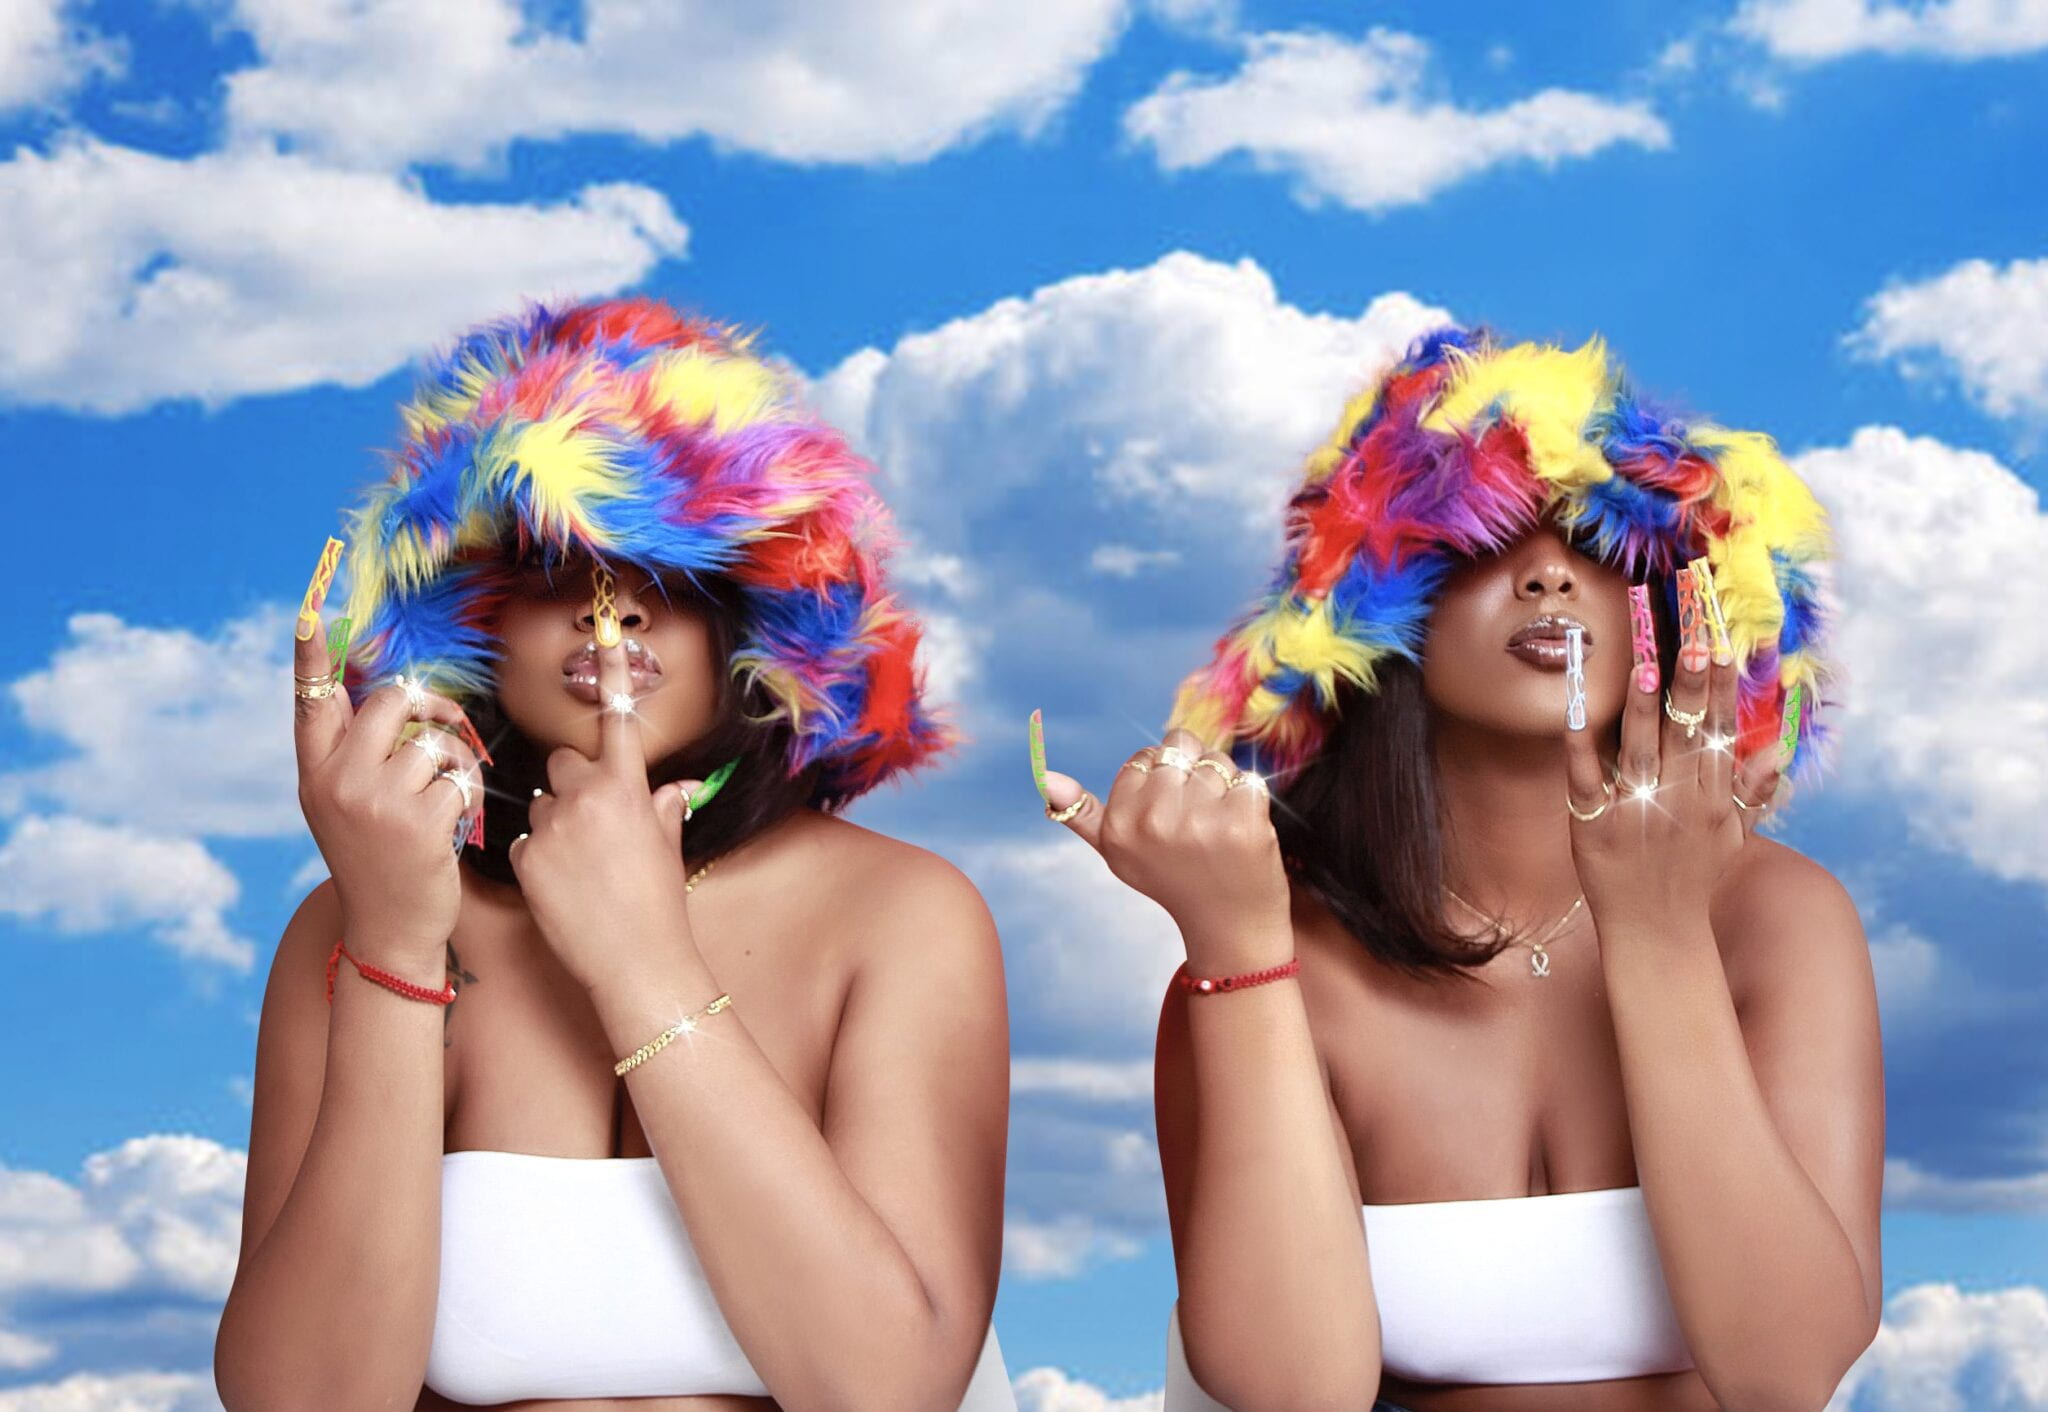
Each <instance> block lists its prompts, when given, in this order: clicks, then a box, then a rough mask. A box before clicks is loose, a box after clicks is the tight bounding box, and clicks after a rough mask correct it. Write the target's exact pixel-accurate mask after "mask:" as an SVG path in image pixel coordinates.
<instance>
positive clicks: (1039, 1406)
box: [1011, 1325, 1166, 1412]
mask: <svg viewBox="0 0 2048 1412" xmlns="http://www.w3.org/2000/svg"><path fill="white" fill-rule="evenodd" d="M1163 1327H1164V1326H1163V1325H1162V1329H1163ZM1159 1337H1160V1347H1161V1348H1162V1349H1164V1347H1165V1339H1166V1335H1165V1333H1164V1332H1162V1333H1161V1334H1160V1336H1159ZM1011 1386H1012V1388H1013V1389H1014V1390H1015V1391H1016V1394H1017V1408H1018V1412H1161V1409H1162V1408H1164V1407H1165V1405H1166V1394H1165V1392H1164V1391H1160V1392H1141V1393H1139V1394H1137V1395H1136V1396H1135V1397H1111V1396H1110V1395H1109V1394H1108V1393H1106V1392H1104V1391H1103V1390H1102V1389H1101V1388H1099V1387H1096V1386H1095V1385H1094V1384H1093V1383H1087V1382H1083V1381H1081V1380H1080V1379H1078V1378H1071V1377H1069V1376H1067V1375H1066V1374H1065V1373H1063V1372H1061V1371H1060V1370H1059V1369H1058V1368H1032V1369H1030V1370H1029V1371H1027V1372H1025V1373H1022V1374H1020V1375H1019V1376H1018V1377H1017V1378H1016V1379H1015V1380H1014V1381H1013V1382H1012V1384H1011Z"/></svg>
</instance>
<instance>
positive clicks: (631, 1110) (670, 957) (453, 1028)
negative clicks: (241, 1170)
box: [215, 573, 1008, 1412]
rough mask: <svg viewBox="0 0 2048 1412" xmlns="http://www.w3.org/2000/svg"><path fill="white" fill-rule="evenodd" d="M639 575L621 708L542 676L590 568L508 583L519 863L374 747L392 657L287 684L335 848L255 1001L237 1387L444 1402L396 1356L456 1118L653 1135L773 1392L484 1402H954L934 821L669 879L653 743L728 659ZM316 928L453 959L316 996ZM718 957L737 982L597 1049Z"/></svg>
mask: <svg viewBox="0 0 2048 1412" xmlns="http://www.w3.org/2000/svg"><path fill="white" fill-rule="evenodd" d="M557 581H558V582H559V583H563V584H565V585H568V584H574V583H575V582H577V579H576V577H575V576H574V575H573V574H562V573H558V574H557ZM581 582H582V583H585V584H587V583H588V582H589V579H588V577H587V574H586V575H584V576H583V577H582V579H581ZM649 588H650V585H649V584H648V582H647V581H646V580H645V578H644V577H643V576H640V575H637V574H631V573H628V574H622V575H621V576H620V577H619V580H618V583H617V600H616V606H617V612H618V616H619V619H620V622H621V625H622V627H623V630H624V632H625V634H626V635H627V636H628V637H642V638H644V640H645V641H646V643H647V644H648V645H649V646H651V647H652V648H653V649H654V651H655V653H656V655H657V656H658V657H659V658H660V660H661V663H662V666H663V679H662V681H661V682H660V683H659V684H658V685H657V686H656V687H655V688H654V689H653V690H651V691H649V692H648V693H647V695H645V696H643V697H641V698H639V700H638V702H637V703H636V710H635V712H634V713H633V714H632V715H630V716H622V715H619V714H617V713H602V712H600V711H598V710H597V709H596V708H593V707H591V706H590V705H589V704H587V703H585V702H582V701H579V700H577V699H576V698H574V697H572V696H570V695H569V694H568V693H567V692H566V691H564V690H563V689H562V687H561V685H560V676H561V663H562V660H563V658H564V657H565V656H567V654H568V653H569V652H570V651H571V650H572V649H573V648H574V647H576V646H577V645H578V643H579V641H581V640H582V639H583V638H585V637H587V636H588V635H589V634H590V633H591V630H592V622H591V617H590V598H589V596H588V594H587V593H579V592H577V591H575V590H574V589H573V588H567V587H565V588H564V589H562V590H560V591H553V590H546V589H544V588H531V589H522V590H521V592H520V593H519V594H518V595H517V596H516V597H515V600H514V601H513V602H511V603H509V604H508V605H507V608H506V611H505V613H504V616H503V618H502V620H501V623H500V629H501V631H500V636H501V638H502V641H503V643H504V647H505V651H506V660H505V662H504V663H503V664H502V666H501V684H502V690H501V701H502V703H503V705H504V708H505V710H506V712H507V714H508V715H510V716H511V718H512V719H513V720H514V722H515V723H516V724H517V725H518V726H519V727H520V728H521V729H522V730H524V731H526V732H527V733H528V734H529V735H531V736H533V737H534V738H535V739H536V740H540V741H543V742H547V743H550V744H552V745H553V746H554V748H553V750H552V751H551V753H550V754H549V756H548V760H547V770H548V787H549V797H548V798H545V799H540V800H536V801H534V804H535V806H536V807H535V808H534V809H533V811H532V815H533V818H532V826H531V827H532V831H531V834H530V836H529V837H528V838H527V839H526V840H524V841H523V842H520V843H517V844H515V845H514V847H513V850H512V860H513V866H514V869H515V872H516V873H517V875H518V877H519V879H520V884H521V886H520V887H519V888H511V887H507V886H504V885H501V884H498V883H495V882H492V881H490V880H487V879H485V878H483V877H481V876H480V875H478V874H476V873H474V872H472V871H470V870H469V869H468V868H466V867H462V866H460V865H458V864H457V863H456V862H455V861H454V860H453V858H452V856H451V854H450V850H449V849H448V847H447V846H446V843H445V840H446V839H447V837H448V833H449V830H450V829H452V827H453V825H454V822H455V819H456V816H457V814H458V813H459V809H460V804H459V796H458V795H457V792H456V790H455V789H454V788H453V787H452V786H449V785H446V784H444V783H442V782H439V781H436V780H434V778H433V776H432V775H431V773H430V771H431V766H430V765H428V764H426V763H424V753H423V752H421V751H417V750H409V749H403V748H398V747H397V746H396V741H397V732H398V728H399V726H400V725H402V724H403V720H404V717H405V704H404V698H403V694H402V692H400V691H399V690H398V689H396V688H391V689H388V690H384V691H380V692H378V693H375V694H374V695H373V696H372V697H371V698H369V699H368V700H366V702H365V703H364V705H363V707H362V709H361V710H360V712H357V713H351V712H349V708H348V703H347V699H346V696H345V694H343V693H336V694H335V695H334V696H333V697H330V698H328V699H327V700H326V701H320V702H312V701H303V700H301V701H298V703H297V707H298V713H299V714H298V725H297V732H298V742H299V758H300V770H301V798H302V800H303V801H305V804H306V809H307V815H308V822H309V824H310V825H311V826H312V827H313V830H314V836H315V839H316V841H318V842H319V843H320V845H321V848H322V852H323V855H324V856H326V857H327V859H328V861H329V863H330V866H331V867H332V869H333V877H332V879H331V880H330V882H327V883H323V884H321V885H320V887H318V888H316V889H314V891H313V893H312V894H311V895H309V896H308V897H307V898H306V900H305V902H304V903H303V904H302V905H301V906H300V908H299V910H298V913H297V914H296V915H295V916H294V917H293V919H292V922H291V924H290V926H288V927H287V929H286V932H285V935H284V937H283V939H282V940H281V941H280V943H279V946H278V952H277V957H276V960H275V962H274V964H273V968H272V972H271V977H270V982H269V987H268V990H267V992H266V995H265V1000H264V1009H263V1017H262V1022H261V1029H260V1033H259V1038H258V1045H257V1064H256V1080H255V1100H254V1113H253V1115H252V1121H251V1132H250V1145H249V1177H248V1188H247V1196H246V1200H245V1204H244V1219H243V1232H242V1252H241V1262H240V1265H239V1267H238V1270H237V1273H236V1279H235V1284H234V1287H233V1289H232V1290H231V1292H230V1294H229V1297H228V1303H227V1307H226V1309H225V1310H224V1312H223V1316H222V1321H221V1330H220V1334H219V1337H218V1341H217V1344H216V1351H215V1374H216V1381H217V1383H218V1385H219V1387H220V1390H221V1394H222V1398H223V1401H224V1403H225V1404H226V1405H227V1406H228V1407H229V1408H231V1409H235V1408H242V1407H263V1408H278V1407H294V1406H319V1407H337V1406H351V1407H354V1406H361V1407H372V1406H375V1407H416V1408H440V1407H454V1406H456V1405H458V1404H453V1403H449V1402H446V1401H445V1400H443V1399H441V1398H439V1397H437V1396H436V1395H435V1394H433V1393H431V1392H429V1391H427V1390H426V1389H425V1388H424V1387H423V1383H422V1380H423V1374H424V1369H425V1366H426V1360H427V1354H428V1350H429V1347H430V1344H431V1337H432V1329H433V1320H434V1309H435V1294H436V1290H437V1288H438V1284H439V1264H438V1253H439V1220H440V1211H439V1204H440V1158H441V1154H442V1153H443V1152H453V1151H466V1150H472V1149H482V1150H492V1151H506V1152H526V1153H536V1154H542V1155H549V1156H562V1157H580V1158H604V1157H608V1156H621V1157H645V1156H652V1157H654V1158H656V1159H657V1161H658V1163H659V1166H660V1169H661V1172H662V1175H663V1176H664V1178H665V1179H666V1180H667V1183H668V1185H669V1189H670V1191H671V1193H672V1194H673V1196H674V1198H675V1201H676V1205H677V1208H678V1210H679V1212H680V1213H681V1215H682V1218H683V1220H684V1222H685V1224H686V1226H687V1227H688V1229H689V1230H690V1232H691V1238H692V1244H693V1246H694V1247H695V1249H696V1252H697V1254H698V1257H699V1259H700V1260H701V1262H702V1264H703V1266H704V1269H705V1273H706V1276H707V1278H708V1279H709V1281H710V1283H711V1286H712V1289H713V1291H714V1293H715V1294H716V1296H717V1299H718V1302H719V1306H720V1308H721V1310H722V1311H723V1312H724V1314H725V1316H726V1320H727V1322H728V1324H729V1325H730V1326H731V1327H732V1330H733V1332H734V1335H735V1337H737V1338H738V1340H739V1342H740V1344H741V1346H742V1347H743V1348H744V1349H745V1350H746V1352H747V1355H748V1359H749V1361H750V1362H751V1363H752V1364H753V1365H754V1367H755V1369H756V1370H757V1371H758V1372H759V1373H760V1374H761V1377H762V1380H763V1381H764V1382H765V1383H767V1385H768V1386H769V1388H770V1389H771V1390H772V1392H773V1393H774V1395H775V1396H774V1398H772V1399H770V1398H751V1397H727V1396H701V1397H700V1396H691V1397H654V1398H633V1399H594V1400H585V1399H548V1400H542V1401H531V1402H528V1401H522V1402H516V1403H508V1404H503V1406H505V1407H518V1408H526V1407H547V1408H551V1409H552V1408H563V1409H586V1408H588V1409H597V1408H614V1407H617V1408H624V1407H626V1406H627V1405H628V1403H629V1402H630V1405H631V1406H632V1407H633V1408H634V1409H636V1412H637V1410H638V1409H648V1412H680V1409H689V1412H710V1409H717V1412H727V1410H728V1409H740V1408H747V1409H755V1408H767V1407H774V1406H778V1405H788V1406H806V1407H807V1406H834V1407H853V1408H859V1407H876V1408H933V1409H945V1412H951V1409H952V1408H953V1407H955V1406H957V1404H958V1401H959V1397H960V1394H961V1391H962V1390H963V1389H964V1387H965V1385H966V1382H967V1377H968V1374H969V1371H970V1370H971V1369H972V1367H973V1365H974V1362H975V1359H976V1357H977V1355H978V1354H979V1352H980V1349H981V1345H982V1341H983V1338H984V1336H985V1334H986V1332H987V1329H988V1322H989V1315H990V1310H991V1308H992V1306H993V1303H994V1298H995V1289H996V1274H997V1266H998V1260H999V1254H1000V1240H1001V1236H1000V1232H1001V1204H1002V1173H1003V1157H1004V1144H1005V1136H1006V1115H1007V1108H1008V1031H1007V1022H1006V1008H1005V1002H1004V997H1003V983H1002V971H1001V959H1000V953H999V949H998V944H997V938H996V933H995V929H994V925H993V922H992V921H991V919H990V917H989V914H988V911H987V909H986V907H985V906H984V904H983V903H982V900H981V898H980V896H979V894H978V893H977V892H976V891H975V889H974V888H973V886H972V884H971V883H969V882H968V881H967V879H966V878H965V876H964V875H962V874H961V873H959V872H958V870H957V869H955V868H953V867H952V866H951V865H950V864H948V863H946V862H945V861H944V860H942V859H940V858H938V857H937V856H936V855H933V854H931V853H928V852H926V851H924V850H922V849H918V848H915V847H912V846H910V845H907V844H904V843H901V842H899V841H897V840H893V839H889V838H886V837H884V836H883V835H880V834H877V833H874V832H871V831H869V830H867V829H863V828H860V827H858V826H856V825H854V824H851V823H848V822H846V821H844V820H842V819H839V818H836V817H832V816H828V815H826V814H823V813H821V812H819V811H816V810H812V809H800V810H798V811H796V812H795V813H793V814H792V815H790V816H788V817H787V818H785V819H784V820H782V821H780V822H779V823H777V824H776V825H774V826H772V827H771V828H769V829H768V830H766V831H764V832H762V833H761V834H758V835H756V836H755V837H753V838H751V839H750V840H749V841H748V842H747V843H746V844H744V845H743V846H742V847H741V848H739V849H738V850H736V851H734V852H733V853H731V854H729V855H728V856H726V857H725V858H723V859H721V860H720V861H719V863H718V865H717V867H716V869H715V871H714V872H713V873H711V874H710V875H708V876H707V877H706V878H705V879H704V881H702V882H701V883H699V884H698V886H697V887H696V889H695V891H693V892H691V893H690V894H689V895H688V897H687V901H685V898H684V890H683V884H684V873H683V870H682V867H681V862H680V858H679V846H680V837H681V830H683V829H684V828H686V827H687V825H685V824H684V823H683V822H682V820H681V817H680V797H681V794H682V792H683V791H684V790H685V789H687V788H690V787H694V785H695V783H696V781H694V780H684V781H679V782H673V783H671V784H667V785H664V786H662V787H660V788H659V789H656V788H652V787H650V783H649V780H650V776H655V777H658V776H659V774H660V772H659V770H658V769H656V768H654V767H653V766H652V765H651V764H650V762H658V761H660V760H661V759H663V758H664V757H665V756H666V755H668V754H669V753H671V752H672V751H674V750H675V749H677V748H680V747H681V746H684V745H686V744H688V743H689V742H690V741H691V740H692V739H693V738H694V736H695V734H696V733H698V732H700V731H702V730H703V729H704V728H705V727H706V726H707V725H708V724H709V723H710V720H711V711H712V706H713V702H714V700H715V698H714V697H713V695H712V684H713V681H714V677H713V673H714V672H715V671H716V670H717V669H718V666H719V664H718V663H716V662H715V661H714V660H713V657H712V653H711V648H710V644H711V642H712V640H713V639H712V638H711V636H710V633H709V629H708V626H707V625H706V624H705V623H704V622H703V621H701V620H699V619H697V618H696V617H694V616H693V614H692V612H691V611H690V610H689V609H688V608H687V606H686V605H685V604H684V599H683V595H682V594H680V593H677V594H675V595H672V596H673V600H674V606H672V605H671V604H669V603H664V601H663V599H662V598H661V596H660V595H659V594H656V593H652V592H649V591H648V589H649ZM299 646H300V655H299V659H298V660H299V666H298V668H297V670H298V671H300V672H301V673H304V674H308V675H310V674H312V673H314V672H316V671H319V670H321V669H322V668H321V663H320V659H319V655H318V653H317V651H316V650H313V649H315V648H317V641H316V642H314V643H301V644H300V645H299ZM599 655H600V675H601V682H600V684H601V686H602V687H605V688H607V689H618V690H623V689H626V688H627V687H628V686H629V685H630V679H629V678H628V676H627V675H626V667H625V657H624V651H623V648H614V649H603V650H601V651H600V654H599ZM428 709H429V710H430V711H431V712H433V713H435V714H436V715H437V716H439V717H441V718H444V719H452V718H453V717H452V716H450V715H449V713H451V712H453V711H454V710H455V708H454V707H453V706H452V703H444V702H441V701H439V700H438V698H435V699H431V700H430V703H429V708H428ZM413 757H418V758H417V759H415V758H413ZM471 763H473V762H471ZM710 807H716V806H715V805H714V806H710ZM436 849H438V853H437V852H436ZM337 934H339V935H342V936H343V937H345V938H346V939H347V943H348V949H349V951H350V952H351V953H352V954H354V955H355V956H357V957H359V958H361V959H362V960H364V961H365V962H367V963H372V964H376V965H380V966H383V967H384V968H386V969H388V970H392V971H395V972H397V973H399V974H400V975H402V976H405V977H407V978H409V979H412V980H414V981H417V982H420V983H422V984H432V983H433V981H434V978H435V977H436V976H437V975H439V974H440V973H442V972H443V971H444V970H445V973H446V975H447V978H448V979H449V980H450V981H451V982H455V983H457V986H458V1002H457V1004H456V1005H454V1006H450V1007H445V1008H444V1007H440V1006H435V1005H428V1004H422V1003H419V1002H416V1001H411V1000H407V999H405V998H403V997H400V996H398V995H396V994H394V993H392V992H390V991H388V990H386V989H384V988H382V987H379V986H376V985H373V984H371V983H369V982H367V981H365V980H363V979H362V978H360V977H358V976H357V975H355V974H353V968H352V967H351V966H350V965H349V964H348V963H347V962H346V961H344V962H343V963H342V965H341V968H340V974H339V975H338V976H337V977H336V983H335V993H334V1000H333V1004H332V1006H331V1008H330V1006H329V1005H328V1004H327V1003H326V1002H325V1001H324V1000H323V998H322V981H321V972H322V970H323V968H324V965H325V960H326V956H327V952H328V950H329V948H330V947H331V946H332V944H333V939H334V937H335V936H336V935H337ZM458 953H459V955H458ZM721 992H727V993H730V994H731V995H732V996H733V1004H732V1006H731V1007H730V1008H729V1009H727V1010H725V1011H723V1012H722V1013H720V1014H719V1015H716V1016H713V1017H710V1018H708V1019H706V1020H704V1021H703V1022H702V1027H701V1028H700V1029H699V1030H698V1031H697V1032H696V1033H695V1034H694V1035H690V1036H685V1037H683V1038H680V1039H678V1040H676V1041H674V1042H673V1043H671V1044H670V1045H669V1046H668V1047H667V1048H666V1049H664V1050H662V1051H661V1052H660V1053H658V1054H656V1055H655V1056H653V1057H652V1058H651V1059H649V1060H648V1061H646V1062H645V1063H642V1064H641V1065H639V1066H637V1067H636V1068H634V1069H632V1070H630V1071H629V1072H628V1073H627V1074H626V1075H625V1076H624V1078H619V1077H616V1076H614V1075H613V1073H612V1071H611V1065H612V1064H613V1062H614V1061H615V1060H616V1059H617V1058H618V1057H619V1056H622V1055H625V1054H628V1053H630V1052H632V1051H633V1050H635V1049H637V1048H638V1047H639V1046H640V1045H641V1044H643V1043H645V1042H646V1041H648V1040H650V1039H652V1038H654V1037H655V1036H656V1035H657V1034H659V1033H660V1032H661V1031H663V1030H664V1029H666V1028H667V1027H668V1026H669V1025H670V1024H672V1023H673V1022H674V1020H675V1019H676V1018H678V1017H680V1016H681V1015H683V1014H686V1013H689V1012H691V1011H695V1010H698V1009H700V1008H701V1007H702V1006H703V1005H704V1004H706V1003H707V1002H708V1001H709V1000H711V999H712V998H713V997H714V996H717V995H719V994H720V993H721ZM828 1094H829V1096H830V1103H829V1104H828V1103H827V1095H828ZM615 1104H616V1105H617V1107H616V1109H615ZM615 1111H616V1112H617V1114H618V1118H619V1128H618V1138H617V1145H616V1149H615V1148H614V1134H613V1128H614V1114H615ZM373 1212H374V1219H372V1218H371V1217H372V1213H373Z"/></svg>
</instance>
